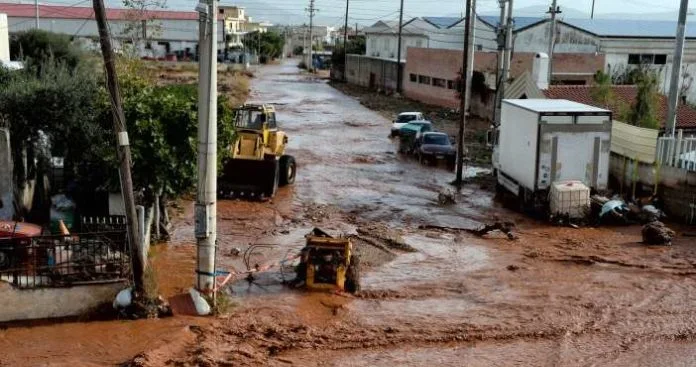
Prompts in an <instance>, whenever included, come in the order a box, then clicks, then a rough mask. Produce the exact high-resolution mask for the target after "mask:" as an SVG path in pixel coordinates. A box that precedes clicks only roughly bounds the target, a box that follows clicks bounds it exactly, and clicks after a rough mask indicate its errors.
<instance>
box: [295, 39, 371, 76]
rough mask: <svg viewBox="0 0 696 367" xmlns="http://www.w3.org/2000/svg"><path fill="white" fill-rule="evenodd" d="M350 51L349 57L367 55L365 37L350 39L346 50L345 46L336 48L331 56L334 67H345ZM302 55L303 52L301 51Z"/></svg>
mask: <svg viewBox="0 0 696 367" xmlns="http://www.w3.org/2000/svg"><path fill="white" fill-rule="evenodd" d="M346 50H347V51H348V54H349V55H352V54H356V55H364V54H365V37H363V36H360V37H355V38H352V39H349V40H348V42H347V44H346V47H345V50H344V47H343V45H340V46H338V47H336V48H334V50H333V53H332V54H331V63H332V65H336V66H339V67H341V68H342V67H343V64H344V63H345V51H346ZM300 53H302V51H301V50H300Z"/></svg>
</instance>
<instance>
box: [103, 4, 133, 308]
mask: <svg viewBox="0 0 696 367" xmlns="http://www.w3.org/2000/svg"><path fill="white" fill-rule="evenodd" d="M92 4H93V7H94V17H95V18H96V20H97V27H98V29H99V43H100V44H101V50H102V57H103V58H104V68H105V69H106V85H107V87H108V89H109V97H110V100H111V116H112V118H113V123H114V133H115V134H116V152H117V155H118V160H119V163H120V167H119V177H120V179H121V194H122V195H123V203H124V206H125V209H126V224H127V228H128V242H129V245H130V246H129V247H130V257H131V264H132V267H133V282H134V283H135V284H134V288H135V293H136V294H139V295H143V294H144V286H143V285H144V283H145V282H144V280H145V278H144V276H143V274H144V270H145V266H144V264H145V259H144V258H143V252H142V251H141V246H142V244H143V242H142V240H143V239H142V238H140V230H139V228H138V219H137V214H136V211H135V196H134V194H133V177H132V176H131V165H132V159H131V151H130V144H129V142H128V131H127V129H126V117H125V115H124V114H123V105H122V101H121V91H120V88H119V86H118V77H117V75H116V63H115V60H114V53H113V47H112V45H111V35H110V34H109V27H108V25H107V23H106V11H105V10H104V3H103V0H93V2H92Z"/></svg>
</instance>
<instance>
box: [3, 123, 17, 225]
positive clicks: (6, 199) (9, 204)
mask: <svg viewBox="0 0 696 367" xmlns="http://www.w3.org/2000/svg"><path fill="white" fill-rule="evenodd" d="M11 153H12V152H11V150H10V132H9V131H7V129H0V202H1V203H2V205H0V220H10V219H12V216H13V215H14V207H13V200H12V199H13V192H12V187H13V186H12V154H11Z"/></svg>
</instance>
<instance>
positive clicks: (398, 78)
mask: <svg viewBox="0 0 696 367" xmlns="http://www.w3.org/2000/svg"><path fill="white" fill-rule="evenodd" d="M403 28H404V0H401V7H400V8H399V41H398V42H397V46H396V91H397V92H398V93H401V72H402V70H401V31H402V30H403Z"/></svg>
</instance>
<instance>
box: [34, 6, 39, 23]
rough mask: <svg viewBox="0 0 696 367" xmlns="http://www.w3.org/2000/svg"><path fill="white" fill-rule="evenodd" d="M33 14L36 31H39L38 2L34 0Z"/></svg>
mask: <svg viewBox="0 0 696 367" xmlns="http://www.w3.org/2000/svg"><path fill="white" fill-rule="evenodd" d="M34 13H35V14H34V15H35V17H36V29H39V0H34Z"/></svg>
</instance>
